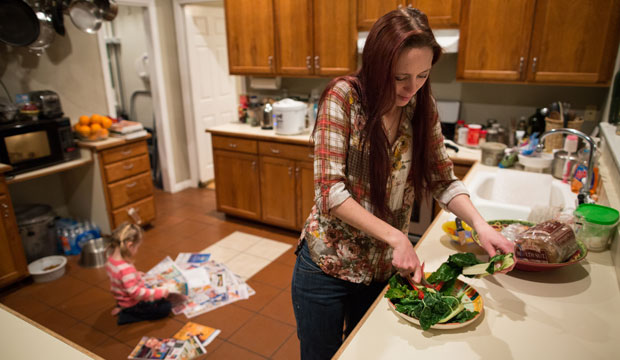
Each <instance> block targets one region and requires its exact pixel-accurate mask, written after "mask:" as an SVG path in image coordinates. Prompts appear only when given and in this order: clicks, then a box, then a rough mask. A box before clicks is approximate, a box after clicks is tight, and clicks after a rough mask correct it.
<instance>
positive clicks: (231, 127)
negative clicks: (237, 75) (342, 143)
mask: <svg viewBox="0 0 620 360" xmlns="http://www.w3.org/2000/svg"><path fill="white" fill-rule="evenodd" d="M206 131H207V132H209V133H212V134H217V135H224V136H235V137H244V138H248V139H257V140H268V141H275V142H281V143H289V144H298V145H307V144H309V143H310V141H311V139H310V135H311V134H310V133H311V129H307V130H306V131H305V132H304V133H302V134H299V135H278V134H276V131H275V130H273V129H272V130H263V129H261V128H260V126H250V125H248V124H242V123H238V122H235V123H228V124H223V125H217V126H213V127H210V128H208V129H207V130H206ZM455 145H456V144H455ZM457 147H458V148H459V151H458V152H455V151H454V150H452V149H448V156H450V159H452V160H453V161H454V162H458V163H462V164H469V165H472V164H474V163H475V162H476V161H480V150H479V149H473V148H468V147H464V146H460V145H457Z"/></svg>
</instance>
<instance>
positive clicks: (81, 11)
mask: <svg viewBox="0 0 620 360" xmlns="http://www.w3.org/2000/svg"><path fill="white" fill-rule="evenodd" d="M69 16H70V17H71V21H72V22H73V25H75V27H77V28H78V29H80V30H82V31H84V32H86V33H89V34H94V33H96V32H97V30H99V28H100V27H101V19H102V15H101V8H100V7H99V6H97V4H95V2H94V1H93V0H74V1H72V2H71V4H70V5H69Z"/></svg>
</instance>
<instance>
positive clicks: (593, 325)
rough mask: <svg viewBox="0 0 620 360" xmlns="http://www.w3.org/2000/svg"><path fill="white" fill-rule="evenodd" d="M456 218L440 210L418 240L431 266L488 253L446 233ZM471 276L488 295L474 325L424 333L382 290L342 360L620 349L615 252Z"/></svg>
mask: <svg viewBox="0 0 620 360" xmlns="http://www.w3.org/2000/svg"><path fill="white" fill-rule="evenodd" d="M481 166H483V165H480V164H476V165H474V167H473V168H472V170H471V172H470V174H472V173H475V172H476V171H478V169H479V167H481ZM468 178H471V176H468V177H466V178H465V184H468ZM453 217H454V216H453V215H452V214H450V213H447V212H443V211H442V212H441V213H440V214H439V216H438V217H437V218H436V219H435V221H433V223H432V224H431V226H430V227H429V229H428V230H427V231H426V233H425V234H424V236H423V237H422V239H421V240H420V241H419V242H418V244H417V246H416V251H417V253H418V256H419V257H420V259H421V260H422V261H425V262H426V269H429V270H435V269H437V268H438V267H439V265H440V264H441V263H442V262H444V261H445V260H446V259H447V257H448V256H449V255H450V254H452V253H455V252H461V251H470V252H475V253H476V254H478V255H483V254H484V251H482V250H481V249H480V248H478V247H477V246H475V245H465V246H460V245H458V244H457V243H456V242H453V241H452V240H450V238H449V237H448V236H447V235H445V234H444V232H443V231H442V229H441V225H442V224H443V223H444V222H445V221H448V220H452V219H453ZM465 281H466V282H468V283H470V284H471V285H472V286H473V287H474V288H476V289H477V290H478V292H479V293H480V294H481V295H482V297H483V300H484V312H483V314H482V315H481V316H480V318H479V319H478V320H476V321H475V322H474V323H473V324H470V325H469V326H466V327H464V328H461V329H455V330H450V331H440V330H433V329H431V330H429V331H422V330H421V328H420V327H418V326H416V325H413V324H410V323H409V322H406V321H405V320H402V319H401V318H400V317H398V316H397V315H396V314H395V313H394V312H393V311H392V310H391V308H390V307H389V305H388V302H387V299H385V298H383V294H382V295H381V296H380V297H379V298H378V299H377V300H376V301H375V303H374V304H373V305H372V307H371V309H370V310H369V311H368V312H367V313H366V315H365V316H364V318H363V319H362V321H361V322H360V324H358V326H357V327H356V328H355V330H354V332H353V334H352V335H351V336H349V338H348V339H347V340H346V341H345V344H343V346H342V347H341V349H340V350H339V352H338V353H337V356H336V358H339V359H356V360H357V359H414V358H421V359H422V358H423V359H430V358H438V359H445V358H455V359H493V358H501V359H539V358H547V357H550V356H551V357H552V358H554V359H556V358H557V359H586V358H589V359H609V358H613V357H614V356H617V355H613V354H615V353H618V352H619V351H620V343H619V342H618V339H620V289H619V287H618V280H617V276H616V272H615V269H614V264H613V262H612V255H611V253H610V251H605V252H600V253H595V252H590V253H588V256H587V258H586V259H585V260H583V261H582V262H580V263H579V264H575V265H571V266H567V267H563V268H559V269H556V270H552V271H547V272H524V271H520V270H515V271H513V272H511V273H510V274H499V275H495V276H487V277H485V278H482V279H466V280H465Z"/></svg>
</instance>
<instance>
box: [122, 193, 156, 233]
mask: <svg viewBox="0 0 620 360" xmlns="http://www.w3.org/2000/svg"><path fill="white" fill-rule="evenodd" d="M131 209H135V210H136V212H137V213H138V216H139V217H140V220H142V223H143V224H146V223H150V222H151V221H153V220H155V199H154V198H153V197H152V196H149V197H147V198H146V199H144V200H140V201H138V202H135V203H133V204H129V205H127V206H125V207H123V208H120V209H118V210H115V211H113V212H112V219H113V221H114V224H113V225H114V226H113V227H114V228H116V227H118V226H119V225H120V224H122V223H123V222H125V221H129V222H133V219H132V218H131V216H129V210H131Z"/></svg>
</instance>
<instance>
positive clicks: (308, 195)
mask: <svg viewBox="0 0 620 360" xmlns="http://www.w3.org/2000/svg"><path fill="white" fill-rule="evenodd" d="M295 176H296V177H297V196H296V198H297V202H298V203H297V228H299V229H300V230H301V228H302V227H303V226H304V223H305V222H306V219H307V218H308V215H310V211H312V207H313V206H314V163H312V162H310V161H298V162H297V163H296V167H295Z"/></svg>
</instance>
